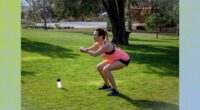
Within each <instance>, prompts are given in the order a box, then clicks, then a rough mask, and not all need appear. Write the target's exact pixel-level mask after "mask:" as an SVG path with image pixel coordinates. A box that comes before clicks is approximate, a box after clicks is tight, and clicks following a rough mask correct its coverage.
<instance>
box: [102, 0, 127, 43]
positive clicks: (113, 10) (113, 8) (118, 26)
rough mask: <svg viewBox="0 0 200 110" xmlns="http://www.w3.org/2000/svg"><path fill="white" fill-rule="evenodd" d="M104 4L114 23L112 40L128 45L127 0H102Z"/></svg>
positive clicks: (112, 23)
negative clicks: (125, 10) (126, 25)
mask: <svg viewBox="0 0 200 110" xmlns="http://www.w3.org/2000/svg"><path fill="white" fill-rule="evenodd" d="M102 4H103V6H104V8H105V9H106V11H107V13H108V17H109V20H110V22H111V25H112V33H113V39H112V42H113V43H116V44H125V45H128V37H126V32H125V16H124V8H125V4H126V0H102Z"/></svg>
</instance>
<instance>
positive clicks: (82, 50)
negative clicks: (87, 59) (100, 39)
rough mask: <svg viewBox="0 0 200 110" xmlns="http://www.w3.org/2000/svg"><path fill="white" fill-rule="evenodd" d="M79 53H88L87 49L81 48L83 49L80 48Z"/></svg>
mask: <svg viewBox="0 0 200 110" xmlns="http://www.w3.org/2000/svg"><path fill="white" fill-rule="evenodd" d="M79 50H80V52H84V53H86V52H87V51H88V49H87V48H83V47H80V49H79Z"/></svg>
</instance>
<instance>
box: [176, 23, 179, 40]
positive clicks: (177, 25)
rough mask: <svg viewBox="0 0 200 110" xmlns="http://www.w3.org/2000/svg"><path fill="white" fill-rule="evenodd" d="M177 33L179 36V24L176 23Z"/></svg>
mask: <svg viewBox="0 0 200 110" xmlns="http://www.w3.org/2000/svg"><path fill="white" fill-rule="evenodd" d="M176 35H177V36H178V37H179V24H176Z"/></svg>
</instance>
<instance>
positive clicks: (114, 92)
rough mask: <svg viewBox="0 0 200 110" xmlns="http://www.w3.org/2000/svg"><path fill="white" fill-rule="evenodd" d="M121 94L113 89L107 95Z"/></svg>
mask: <svg viewBox="0 0 200 110" xmlns="http://www.w3.org/2000/svg"><path fill="white" fill-rule="evenodd" d="M117 95H119V92H118V91H117V90H115V89H112V91H111V92H110V93H109V94H108V95H107V96H117Z"/></svg>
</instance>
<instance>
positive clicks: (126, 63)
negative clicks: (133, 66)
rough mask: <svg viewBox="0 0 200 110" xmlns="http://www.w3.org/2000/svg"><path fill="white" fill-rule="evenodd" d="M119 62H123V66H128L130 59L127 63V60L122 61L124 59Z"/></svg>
mask: <svg viewBox="0 0 200 110" xmlns="http://www.w3.org/2000/svg"><path fill="white" fill-rule="evenodd" d="M118 61H120V62H122V63H123V64H125V65H127V66H128V64H129V63H130V59H128V60H127V61H126V60H122V59H119V60H118Z"/></svg>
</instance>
